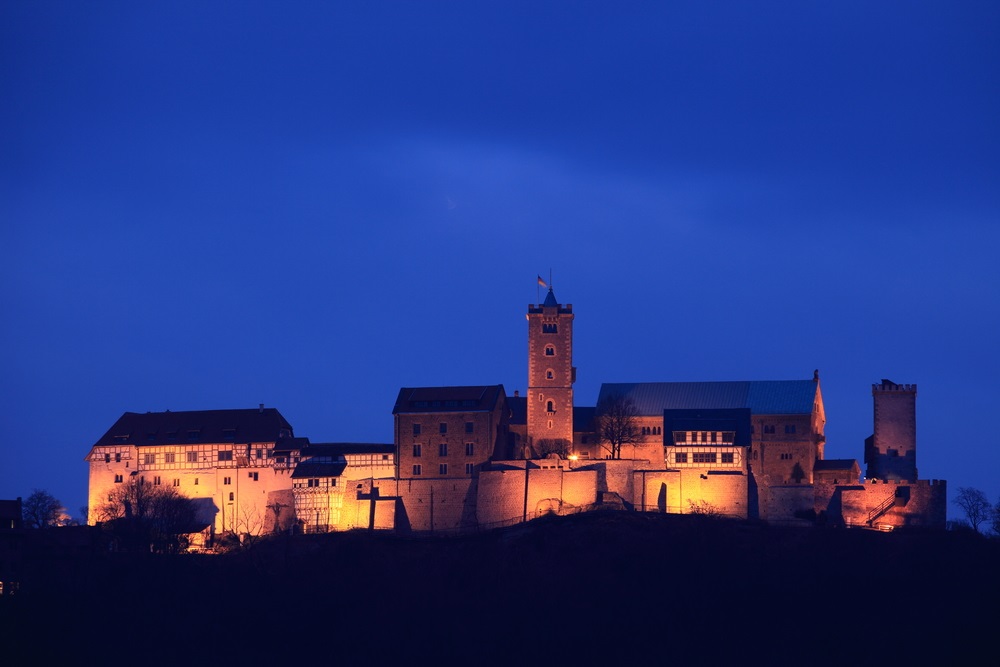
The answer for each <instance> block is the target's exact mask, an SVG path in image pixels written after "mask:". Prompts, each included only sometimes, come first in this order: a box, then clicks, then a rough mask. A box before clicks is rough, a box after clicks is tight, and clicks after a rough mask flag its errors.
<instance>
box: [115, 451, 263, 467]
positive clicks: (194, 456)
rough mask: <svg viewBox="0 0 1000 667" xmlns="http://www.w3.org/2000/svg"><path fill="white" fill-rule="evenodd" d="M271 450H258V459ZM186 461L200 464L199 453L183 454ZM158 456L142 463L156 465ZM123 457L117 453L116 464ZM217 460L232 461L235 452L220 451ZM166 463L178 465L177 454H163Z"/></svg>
mask: <svg viewBox="0 0 1000 667" xmlns="http://www.w3.org/2000/svg"><path fill="white" fill-rule="evenodd" d="M268 453H269V450H266V449H258V450H257V451H256V455H257V458H258V459H266V458H267V457H268ZM183 454H184V461H185V462H187V463H197V462H198V452H197V451H190V452H183ZM156 457H157V454H155V453H147V454H143V455H142V462H143V464H144V465H155V464H156ZM121 460H122V455H121V453H120V452H117V453H115V463H121ZM217 460H219V461H232V460H233V450H231V449H220V450H219V451H218V452H217ZM104 462H105V463H111V454H105V455H104ZM163 462H164V463H178V462H179V461H178V457H177V452H165V453H164V454H163Z"/></svg>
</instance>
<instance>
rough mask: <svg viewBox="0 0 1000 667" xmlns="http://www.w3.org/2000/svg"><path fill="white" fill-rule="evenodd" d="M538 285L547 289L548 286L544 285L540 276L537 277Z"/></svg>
mask: <svg viewBox="0 0 1000 667" xmlns="http://www.w3.org/2000/svg"><path fill="white" fill-rule="evenodd" d="M538 284H539V285H541V286H542V287H548V285H546V284H545V281H544V280H542V277H541V276H538Z"/></svg>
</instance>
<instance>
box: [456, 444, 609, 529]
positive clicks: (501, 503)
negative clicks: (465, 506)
mask: <svg viewBox="0 0 1000 667" xmlns="http://www.w3.org/2000/svg"><path fill="white" fill-rule="evenodd" d="M546 461H547V460H546V459H543V460H540V461H528V462H526V461H514V462H505V464H506V463H510V464H511V465H510V466H509V467H505V468H504V469H500V470H489V471H484V472H483V473H482V474H481V475H480V476H479V492H478V502H477V508H476V516H477V520H478V522H479V525H480V527H482V528H491V527H496V526H504V525H510V524H512V523H519V522H520V521H522V520H524V519H525V518H527V519H534V518H536V517H538V516H541V515H543V514H546V513H550V512H554V513H557V514H569V513H574V512H578V511H583V510H587V509H591V508H592V507H593V505H594V503H596V501H597V471H596V470H570V469H569V468H568V466H567V465H566V464H567V463H568V462H567V461H565V460H557V461H553V463H552V464H551V467H548V468H542V467H537V466H536V465H535V464H536V463H540V464H542V465H545V464H546ZM517 464H520V465H517ZM525 485H527V493H525Z"/></svg>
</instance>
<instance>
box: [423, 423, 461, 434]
mask: <svg viewBox="0 0 1000 667" xmlns="http://www.w3.org/2000/svg"><path fill="white" fill-rule="evenodd" d="M420 432H421V426H420V424H414V425H413V435H420ZM447 432H448V424H446V423H445V422H441V423H440V424H438V433H447ZM465 432H466V433H475V432H476V422H465Z"/></svg>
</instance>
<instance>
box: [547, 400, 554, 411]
mask: <svg viewBox="0 0 1000 667" xmlns="http://www.w3.org/2000/svg"><path fill="white" fill-rule="evenodd" d="M546 405H547V407H546V408H545V410H546V412H555V411H556V408H555V406H554V405H553V403H552V401H549V402H548V403H547V404H546Z"/></svg>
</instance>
